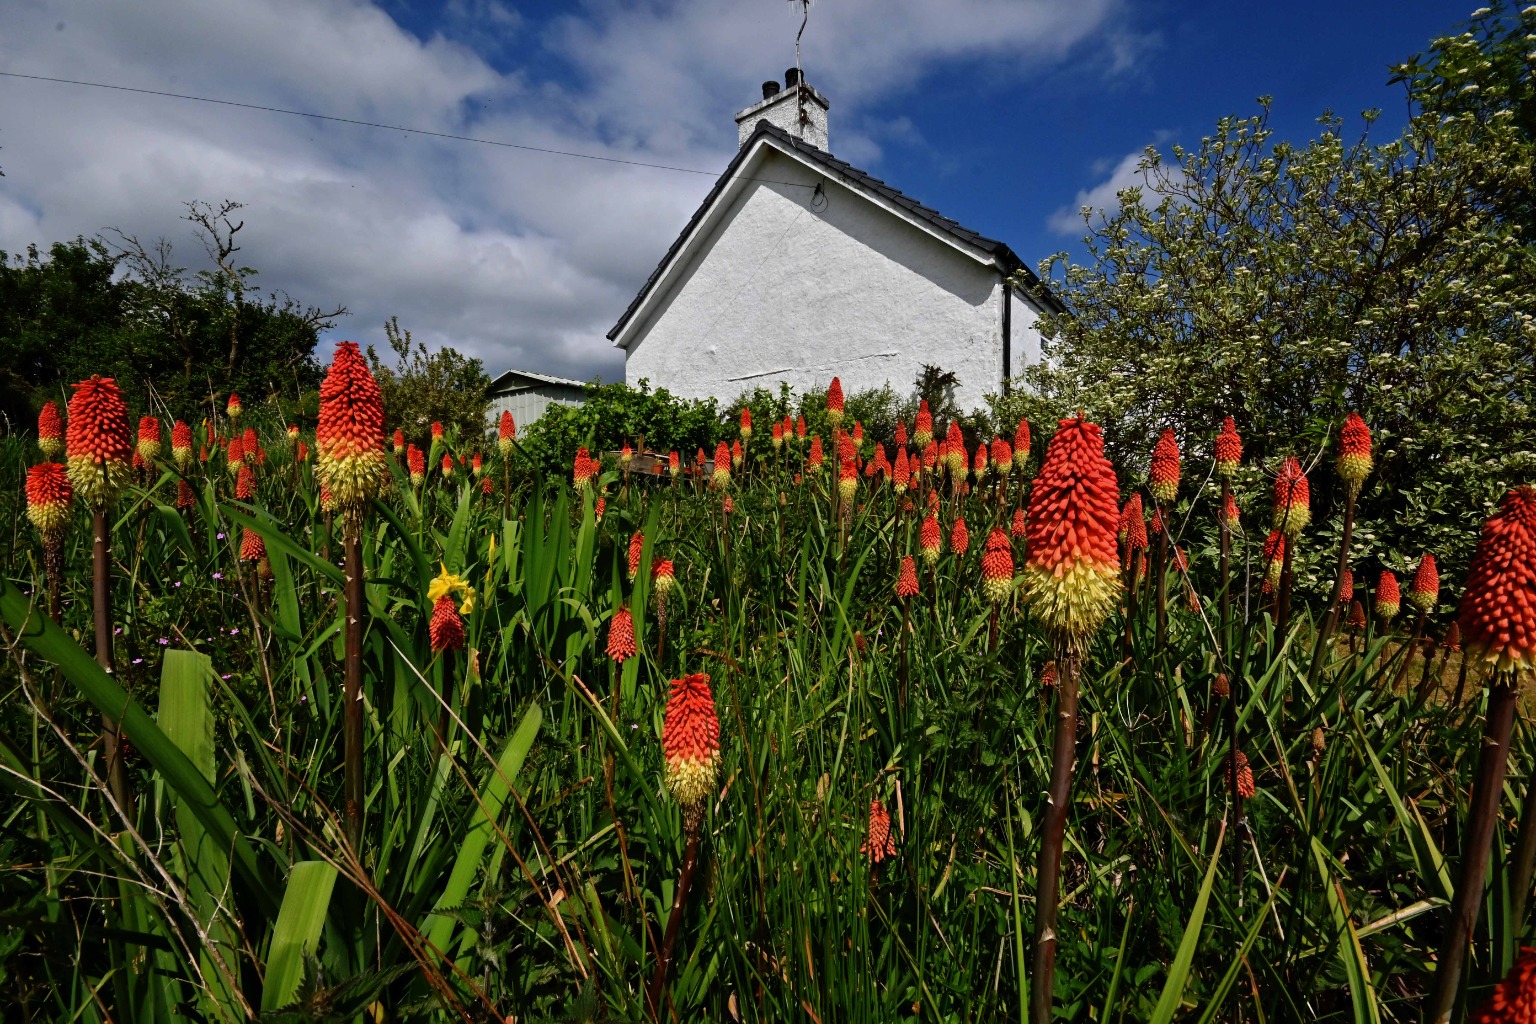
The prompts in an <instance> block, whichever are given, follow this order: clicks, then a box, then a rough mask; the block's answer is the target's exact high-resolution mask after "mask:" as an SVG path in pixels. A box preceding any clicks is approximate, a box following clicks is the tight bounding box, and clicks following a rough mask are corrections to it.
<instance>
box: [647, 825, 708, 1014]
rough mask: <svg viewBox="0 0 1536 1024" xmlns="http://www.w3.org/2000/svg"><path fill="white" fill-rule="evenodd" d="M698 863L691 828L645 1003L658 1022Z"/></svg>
mask: <svg viewBox="0 0 1536 1024" xmlns="http://www.w3.org/2000/svg"><path fill="white" fill-rule="evenodd" d="M685 813H686V812H685ZM698 862H699V830H698V827H697V826H694V827H692V828H690V829H689V830H688V845H687V847H686V848H684V850H683V867H682V870H680V871H679V872H678V873H677V891H676V892H674V893H673V894H672V911H671V913H670V914H668V915H667V930H666V931H665V932H664V933H663V934H662V938H661V949H660V950H659V951H658V952H657V954H656V976H655V977H653V978H652V979H651V991H650V996H649V1000H648V1001H649V1002H650V1005H651V1012H652V1013H654V1014H655V1015H656V1019H657V1020H660V1019H661V997H662V994H663V993H664V992H665V991H666V985H667V968H668V967H669V966H671V963H672V950H673V948H674V947H676V945H677V933H678V932H680V931H682V928H683V908H684V907H686V906H687V904H688V889H689V887H691V886H692V885H693V869H694V868H695V867H696V866H697V865H698Z"/></svg>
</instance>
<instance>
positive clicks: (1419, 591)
mask: <svg viewBox="0 0 1536 1024" xmlns="http://www.w3.org/2000/svg"><path fill="white" fill-rule="evenodd" d="M1439 600H1440V569H1439V567H1438V566H1436V565H1435V556H1434V555H1431V554H1425V555H1424V557H1422V558H1420V559H1419V567H1418V568H1417V569H1415V570H1414V573H1413V582H1412V583H1410V584H1409V585H1408V603H1409V604H1411V605H1413V606H1414V607H1415V608H1417V609H1418V610H1419V611H1421V612H1423V613H1424V614H1425V615H1428V614H1429V613H1430V612H1432V611H1434V610H1435V605H1436V603H1438V602H1439Z"/></svg>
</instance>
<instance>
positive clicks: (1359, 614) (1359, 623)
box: [1344, 601, 1365, 629]
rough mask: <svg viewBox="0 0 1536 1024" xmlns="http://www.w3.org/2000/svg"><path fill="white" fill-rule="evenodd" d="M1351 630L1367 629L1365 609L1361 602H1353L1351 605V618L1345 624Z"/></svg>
mask: <svg viewBox="0 0 1536 1024" xmlns="http://www.w3.org/2000/svg"><path fill="white" fill-rule="evenodd" d="M1344 624H1345V625H1346V626H1348V627H1349V628H1350V629H1364V628H1365V608H1364V607H1363V606H1362V605H1361V604H1360V602H1359V601H1351V602H1350V604H1349V618H1348V619H1347V620H1346V621H1345V623H1344Z"/></svg>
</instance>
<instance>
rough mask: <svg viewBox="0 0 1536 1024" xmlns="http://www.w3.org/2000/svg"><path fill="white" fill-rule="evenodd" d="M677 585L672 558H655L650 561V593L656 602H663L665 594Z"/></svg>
mask: <svg viewBox="0 0 1536 1024" xmlns="http://www.w3.org/2000/svg"><path fill="white" fill-rule="evenodd" d="M676 585H677V578H676V574H675V572H674V570H673V568H672V560H671V559H669V558H657V559H653V560H652V561H651V593H652V594H654V595H655V596H656V600H657V601H658V602H665V601H666V599H667V594H669V593H671V591H672V588H673V587H674V586H676Z"/></svg>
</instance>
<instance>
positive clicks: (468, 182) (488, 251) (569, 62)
mask: <svg viewBox="0 0 1536 1024" xmlns="http://www.w3.org/2000/svg"><path fill="white" fill-rule="evenodd" d="M1120 2H1121V0H1080V2H1078V3H1074V4H1070V5H1068V4H1059V3H1055V2H1051V0H1022V2H1021V0H951V2H948V3H944V4H934V3H932V2H931V0H838V2H836V3H832V2H827V3H822V4H819V5H817V6H815V7H814V8H813V9H812V14H811V26H810V28H809V29H808V30H807V33H806V42H805V47H804V51H805V66H806V68H807V77H808V79H809V80H810V81H812V82H813V83H814V84H816V85H817V86H818V87H819V88H821V89H822V90H823V91H824V92H826V93H827V94H828V95H829V96H830V97H831V98H832V101H833V118H834V120H833V125H832V138H833V145H834V147H835V148H836V149H838V151H839V152H840V154H841V153H842V147H839V146H838V143H837V140H838V138H839V135H838V132H839V127H838V126H839V124H843V125H847V126H848V128H847V133H846V138H847V139H848V143H849V147H850V148H851V149H852V150H854V151H856V152H858V153H860V154H861V158H869V159H877V158H878V156H879V152H880V148H879V147H880V144H881V141H892V142H903V143H906V144H921V135H920V134H919V133H918V132H917V130H916V128H915V127H914V126H912V125H911V124H910V123H904V122H903V120H902V119H897V120H895V121H889V122H885V123H880V122H877V121H874V120H861V118H860V115H859V113H858V111H859V109H860V106H861V104H867V103H869V102H871V101H873V100H875V99H877V98H880V97H883V96H889V95H891V94H893V93H896V92H900V91H903V90H907V89H911V88H915V87H916V85H917V84H918V83H919V82H920V79H921V76H922V75H923V74H924V73H925V72H926V71H927V70H929V69H931V68H932V67H933V66H934V65H935V64H937V63H940V62H945V61H961V60H982V61H994V62H997V61H1001V62H1012V64H1016V65H1017V69H1016V70H1015V71H1014V72H1013V73H1015V74H1024V73H1026V72H1027V71H1029V70H1032V69H1039V68H1043V67H1046V66H1049V65H1052V64H1054V63H1058V62H1060V61H1062V60H1063V59H1064V58H1065V57H1066V56H1067V55H1068V54H1069V53H1078V52H1081V50H1082V48H1083V47H1084V45H1085V44H1090V45H1097V46H1098V47H1099V49H1098V50H1097V51H1095V53H1097V55H1098V57H1099V58H1100V59H1101V60H1102V62H1103V63H1105V64H1106V65H1114V64H1118V63H1121V62H1123V60H1124V57H1123V53H1124V48H1125V44H1124V42H1123V38H1124V37H1123V30H1121V29H1120V28H1118V27H1117V28H1116V29H1115V33H1116V34H1115V35H1113V37H1112V38H1111V36H1110V34H1109V31H1108V27H1107V26H1108V25H1109V24H1110V23H1111V22H1118V20H1119V19H1117V18H1115V17H1114V16H1115V15H1116V14H1117V12H1118V11H1119V4H1120ZM789 9H790V5H788V4H782V3H774V2H758V3H751V4H745V3H733V4H720V3H718V2H713V0H670V2H660V3H654V4H647V5H644V6H629V5H621V4H618V3H616V2H611V3H593V4H591V5H585V6H583V7H581V8H579V10H580V11H581V13H580V14H579V15H577V14H573V15H569V16H563V17H561V18H559V19H558V20H556V21H555V22H553V23H550V24H546V25H543V26H534V25H532V24H531V23H530V22H529V21H528V20H527V19H526V18H524V17H523V16H522V15H520V14H519V13H518V12H517V11H516V10H514V9H513V8H512V7H511V6H510V5H509V4H508V3H506V2H502V0H452V2H451V3H450V4H449V5H448V8H447V10H446V11H445V12H444V13H443V15H442V16H441V18H440V21H439V28H438V31H436V32H434V33H432V34H431V35H430V36H429V37H428V38H426V39H418V38H417V37H415V36H413V35H412V34H411V33H409V32H407V31H405V30H404V29H402V28H401V26H400V25H399V24H398V23H397V22H396V21H395V20H394V19H392V18H391V17H390V16H389V15H388V14H387V13H385V10H383V9H381V8H380V7H378V6H376V5H375V4H373V3H369V2H365V0H244V2H240V3H234V2H212V0H139V2H135V3H132V4H118V3H105V4H104V3H99V2H89V0H76V2H48V0H11V2H10V3H8V4H5V5H4V6H3V7H0V69H4V70H7V71H13V72H20V73H29V74H39V75H50V76H56V77H67V78H81V79H88V80H92V81H103V82H112V83H120V84H124V85H132V86H139V87H143V88H149V89H162V90H168V91H174V92H182V93H193V94H200V95H208V96H215V97H220V98H228V99H234V100H240V101H244V102H250V103H258V104H266V105H271V106H279V107H286V108H292V109H299V110H314V111H317V112H323V113H328V114H335V115H338V116H342V117H349V118H356V119H359V120H367V121H380V122H388V123H393V124H401V125H407V126H411V127H417V128H422V129H427V130H432V131H441V132H449V133H454V134H467V135H475V136H480V137H485V138H492V139H507V140H515V141H517V142H520V143H524V144H527V145H532V146H542V147H548V148H553V149H564V150H575V151H580V152H587V153H597V154H604V155H611V156H617V157H627V158H632V159H637V160H644V161H656V162H661V163H669V164H677V165H681V166H688V167H698V168H706V169H714V168H723V167H724V165H725V163H726V161H727V160H728V159H729V157H730V155H731V153H732V152H733V149H734V145H735V132H734V126H733V125H732V124H731V120H730V115H731V113H732V112H733V111H734V110H736V109H737V108H739V107H741V106H744V105H746V104H747V103H749V102H750V101H751V100H752V98H753V97H754V96H755V95H758V93H757V83H758V82H759V81H760V80H761V79H763V78H767V77H773V76H775V75H777V74H779V73H781V72H782V69H783V68H784V67H785V66H789V65H790V64H792V63H793V47H792V40H793V35H794V29H795V27H796V25H795V20H794V19H793V18H792V17H791V16H790V14H789V13H788V11H789ZM514 43H515V44H516V45H513V44H514ZM530 47H531V48H533V50H532V51H531V53H532V55H534V56H536V57H537V58H538V59H536V60H532V61H528V62H527V63H526V65H521V64H518V62H517V60H516V59H514V58H516V57H517V56H518V55H521V56H522V57H523V58H527V57H528V56H529V55H530V50H529V48H530ZM1012 64H1010V66H1012ZM551 68H554V69H555V70H553V71H552V70H551ZM0 128H3V134H0V145H3V146H4V147H5V148H4V150H3V151H0V166H3V167H4V169H5V172H6V175H7V176H6V177H5V178H4V179H0V249H5V250H8V251H11V252H17V251H21V250H23V249H24V248H25V246H26V245H27V244H28V243H30V242H37V243H41V244H46V243H48V242H51V241H54V240H58V239H64V238H72V237H74V236H75V235H77V234H85V235H92V234H95V233H96V232H98V231H100V230H102V229H103V228H105V227H107V226H117V227H121V228H122V229H123V230H125V231H128V232H130V233H135V234H138V235H141V236H144V237H148V238H153V237H157V236H160V235H166V236H169V237H170V238H171V240H172V241H173V242H174V243H176V245H177V247H178V253H179V255H180V256H182V257H183V258H184V259H185V260H186V261H187V262H195V261H196V260H197V259H198V258H200V256H201V253H200V250H199V248H198V246H197V245H196V243H195V242H194V241H193V240H192V237H191V235H190V229H189V226H188V225H186V224H184V223H182V222H180V221H178V220H177V219H176V218H177V217H178V216H179V215H180V213H181V212H182V210H181V206H180V204H181V202H182V201H184V200H190V199H203V200H211V201H217V200H219V199H222V198H225V197H228V198H232V199H237V200H240V201H242V202H245V203H246V204H247V209H246V210H245V211H244V214H245V216H246V224H247V228H246V230H245V231H244V232H243V233H242V236H241V237H242V240H243V241H244V243H245V249H244V251H243V253H242V256H243V257H246V258H247V259H248V260H249V262H250V263H251V264H252V265H254V266H256V267H257V268H258V269H259V270H260V271H261V274H260V277H259V278H258V283H259V284H260V285H261V286H262V287H263V288H265V289H270V288H281V289H284V290H286V291H288V292H290V293H291V294H293V295H294V296H296V297H298V298H300V299H301V300H303V301H306V302H311V303H315V304H334V303H344V304H346V305H347V306H349V307H350V308H351V310H352V312H353V316H352V317H351V318H349V319H347V320H345V321H343V322H342V325H341V328H340V330H339V332H338V334H337V337H352V338H355V339H357V340H359V341H361V342H365V343H366V342H379V341H381V340H382V334H383V332H382V327H381V325H382V323H383V321H384V320H385V318H387V317H388V316H389V315H391V314H399V316H400V318H401V322H402V324H404V325H405V326H408V327H410V328H411V329H412V331H413V332H414V333H415V335H416V336H417V337H418V338H420V339H422V340H426V341H428V342H429V343H432V342H441V343H451V344H454V345H456V346H458V347H460V348H462V349H464V350H466V351H469V352H471V353H473V354H475V355H478V356H480V357H481V358H483V359H484V360H485V361H486V364H487V368H488V369H490V370H491V371H492V372H497V371H499V370H500V369H503V368H505V367H507V366H511V365H517V366H523V367H526V368H529V369H538V370H545V371H548V372H555V373H561V374H567V375H571V376H577V377H589V376H592V375H593V374H595V373H601V374H602V375H603V376H604V377H605V378H606V379H610V380H612V379H618V378H621V377H622V372H623V371H622V359H621V357H620V355H619V354H618V353H617V352H616V351H614V350H613V349H612V348H611V347H610V346H609V344H608V342H607V341H606V339H605V338H604V337H603V335H604V333H605V332H606V331H607V329H608V328H609V327H610V326H611V325H612V323H613V322H614V320H615V319H616V318H617V317H618V315H619V314H620V313H621V312H622V311H623V309H624V307H625V306H626V305H627V303H628V302H629V299H630V298H631V297H632V296H633V294H634V292H635V290H636V289H637V288H638V287H639V285H640V283H641V282H642V281H643V280H644V279H645V277H646V275H647V274H648V273H649V272H650V270H651V268H652V267H653V266H654V264H655V262H656V260H657V259H659V258H660V256H661V254H662V253H663V252H664V251H665V249H666V246H667V245H668V244H669V243H670V241H671V240H672V238H673V237H674V236H675V234H676V232H677V231H678V230H679V229H680V228H681V226H682V224H683V223H684V222H685V221H686V219H687V217H688V215H689V214H690V213H691V212H692V210H693V207H694V206H695V205H696V204H697V203H698V201H699V200H700V199H701V198H702V197H703V195H704V193H705V192H706V191H707V190H708V189H709V187H710V185H711V184H712V183H713V178H712V177H711V176H709V175H697V176H695V175H686V174H675V173H668V172H664V171H658V170H651V169H645V168H637V167H630V166H623V165H618V164H605V163H598V162H592V161H583V160H575V159H567V158H560V157H551V156H544V155H538V154H532V153H526V152H519V151H516V150H508V149H500V148H492V147H486V146H476V145H470V144H466V143H456V142H448V141H444V140H434V139H428V138H424V137H422V136H412V135H404V134H401V133H395V132H388V131H381V130H377V129H371V128H363V127H357V126H349V125H339V124H336V123H334V122H322V121H316V120H312V119H302V118H295V117H288V116H282V115H277V114H268V113H261V112H257V111H250V110H240V109H235V108H229V107H218V106H210V105H206V104H198V103H190V102H186V101H177V100H170V99H161V98H156V97H149V96H143V95H136V94H130V93H114V92H107V91H103V90H96V89H86V88H81V87H77V86H65V85H55V84H48V83H41V82H28V81H21V80H17V79H0Z"/></svg>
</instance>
